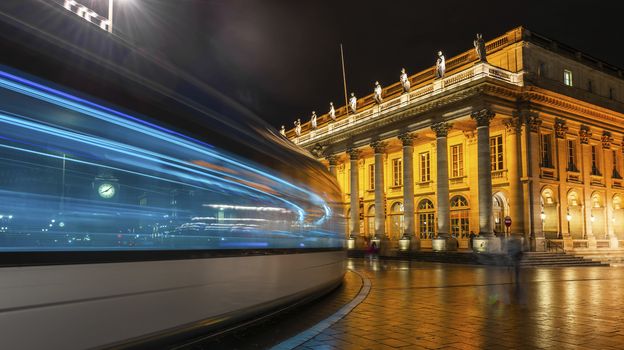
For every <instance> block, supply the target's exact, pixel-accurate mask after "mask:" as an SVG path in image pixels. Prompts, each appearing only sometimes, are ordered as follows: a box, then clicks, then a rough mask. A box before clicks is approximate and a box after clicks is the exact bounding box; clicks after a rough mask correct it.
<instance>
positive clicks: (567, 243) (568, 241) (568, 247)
mask: <svg viewBox="0 0 624 350" xmlns="http://www.w3.org/2000/svg"><path fill="white" fill-rule="evenodd" d="M563 250H564V251H566V252H567V251H572V250H574V240H573V239H572V237H570V236H567V237H563Z"/></svg>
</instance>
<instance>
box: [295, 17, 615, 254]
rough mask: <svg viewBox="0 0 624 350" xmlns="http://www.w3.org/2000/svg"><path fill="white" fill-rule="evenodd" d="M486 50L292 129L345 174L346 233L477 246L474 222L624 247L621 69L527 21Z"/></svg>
mask: <svg viewBox="0 0 624 350" xmlns="http://www.w3.org/2000/svg"><path fill="white" fill-rule="evenodd" d="M475 46H477V43H476V41H475ZM485 52H487V59H479V57H478V55H479V52H478V50H474V49H472V50H469V51H466V52H463V53H461V54H459V55H457V56H454V57H450V58H448V59H447V60H446V62H445V63H446V71H445V72H444V73H443V76H442V77H441V78H436V75H439V73H438V72H436V67H430V68H428V69H426V70H424V71H421V72H419V73H417V74H414V75H412V76H410V77H409V78H408V82H409V84H408V87H407V88H406V84H404V83H403V82H400V81H398V79H397V82H396V83H393V84H391V85H389V86H386V87H384V88H383V89H382V93H381V98H380V97H379V94H377V95H375V94H371V95H368V96H366V97H364V98H360V99H359V100H357V104H356V106H355V107H356V108H355V111H353V110H351V109H350V110H349V113H347V111H346V110H345V107H344V106H343V107H341V108H339V109H336V111H335V116H336V117H335V119H332V118H330V116H328V115H327V114H325V115H322V116H319V117H318V119H317V126H316V128H312V127H311V125H310V123H309V122H308V123H301V125H300V127H299V128H294V129H292V130H289V131H288V132H287V133H286V136H287V137H288V138H289V139H290V140H292V141H293V142H294V143H295V144H298V145H300V146H302V147H304V148H306V149H307V150H309V151H311V152H312V153H313V154H314V155H315V156H317V157H319V159H320V160H321V161H322V162H324V163H325V164H326V165H327V166H328V167H329V169H330V171H331V172H332V173H333V174H335V176H336V177H337V179H338V182H339V183H340V186H341V188H342V191H343V199H344V204H345V215H346V217H347V219H348V222H349V224H348V232H347V233H346V234H347V236H351V237H360V238H364V237H373V236H376V237H377V238H380V239H382V240H386V239H387V240H389V241H388V242H389V243H388V244H387V246H388V247H396V246H397V242H398V240H399V239H400V238H401V237H409V238H410V239H411V242H412V244H411V245H412V248H418V247H420V248H428V247H431V244H432V241H431V239H432V238H433V237H436V236H437V235H440V234H451V235H453V236H455V237H457V239H458V240H459V246H460V248H462V247H463V248H467V247H468V242H469V237H470V233H471V232H474V233H475V234H492V233H496V234H501V235H502V234H505V233H507V234H511V235H521V236H523V237H524V238H525V242H526V243H527V245H528V244H529V242H530V244H531V248H532V249H533V250H544V249H547V248H549V247H557V248H560V249H562V248H565V250H567V251H571V250H577V251H581V250H583V249H615V248H618V247H619V245H621V244H622V243H623V241H624V204H623V200H624V180H623V179H622V175H624V168H623V166H622V164H623V162H624V161H623V150H624V141H623V137H624V104H623V103H624V80H623V79H622V77H623V72H622V70H620V69H618V68H616V67H613V66H611V65H609V64H606V63H604V62H601V61H599V60H597V59H595V58H593V57H591V56H588V55H586V54H584V53H581V52H578V51H576V50H573V49H571V48H569V47H567V46H565V45H562V44H559V43H557V42H554V41H552V40H550V39H547V38H545V37H542V36H540V35H537V34H535V33H532V32H530V31H529V30H527V29H526V28H522V27H520V28H516V29H513V30H511V31H509V32H507V33H505V34H504V35H502V36H499V37H497V38H494V39H493V40H490V41H487V42H485ZM297 129H298V130H297ZM356 189H357V190H356ZM507 216H509V217H510V218H511V220H512V223H511V227H510V228H509V231H507V230H506V227H505V225H504V218H505V217H507Z"/></svg>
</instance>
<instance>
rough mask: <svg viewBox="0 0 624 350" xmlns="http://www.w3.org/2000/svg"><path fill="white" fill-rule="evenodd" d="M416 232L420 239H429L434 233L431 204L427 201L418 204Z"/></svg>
mask: <svg viewBox="0 0 624 350" xmlns="http://www.w3.org/2000/svg"><path fill="white" fill-rule="evenodd" d="M418 232H419V233H420V238H421V239H431V238H432V237H433V235H434V232H435V229H434V208H433V203H432V202H431V201H430V200H428V199H423V200H421V201H420V202H419V203H418Z"/></svg>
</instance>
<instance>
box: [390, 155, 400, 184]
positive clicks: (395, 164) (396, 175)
mask: <svg viewBox="0 0 624 350" xmlns="http://www.w3.org/2000/svg"><path fill="white" fill-rule="evenodd" d="M402 185H403V161H402V160H401V158H395V159H393V160H392V186H402Z"/></svg>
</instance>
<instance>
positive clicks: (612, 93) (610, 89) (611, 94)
mask: <svg viewBox="0 0 624 350" xmlns="http://www.w3.org/2000/svg"><path fill="white" fill-rule="evenodd" d="M613 95H614V91H613V88H612V87H610V88H609V98H610V99H612V100H613Z"/></svg>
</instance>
